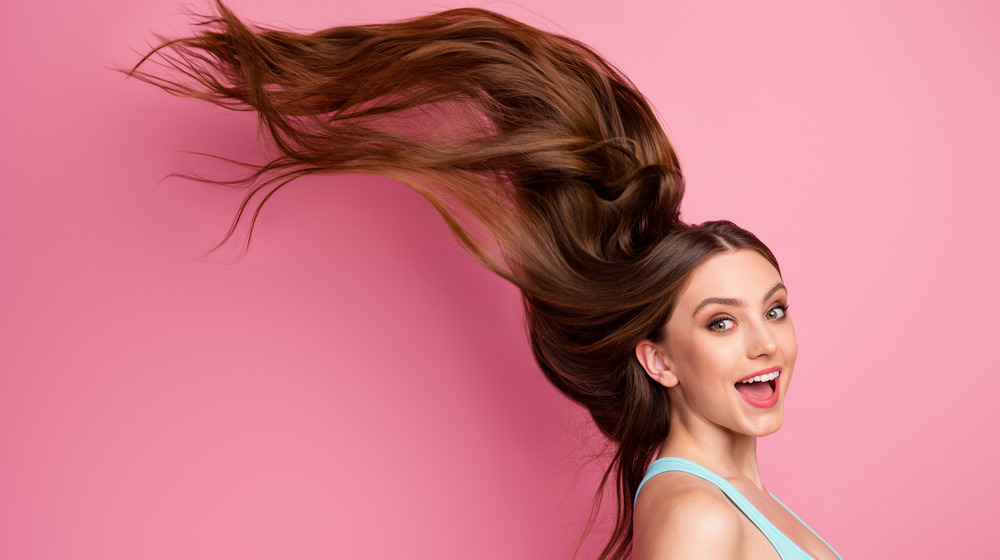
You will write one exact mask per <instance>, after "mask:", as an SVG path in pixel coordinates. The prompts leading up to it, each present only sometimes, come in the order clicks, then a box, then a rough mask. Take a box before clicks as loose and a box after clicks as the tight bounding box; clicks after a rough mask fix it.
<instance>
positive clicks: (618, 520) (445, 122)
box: [128, 1, 777, 560]
mask: <svg viewBox="0 0 1000 560" xmlns="http://www.w3.org/2000/svg"><path fill="white" fill-rule="evenodd" d="M216 10H217V15H215V16H210V17H206V18H203V19H202V20H201V21H200V22H199V23H198V25H197V27H196V33H195V34H193V35H192V36H189V37H183V38H163V37H160V38H159V43H158V44H157V45H156V46H154V47H153V48H152V49H151V50H150V52H148V53H147V54H146V55H145V56H144V57H143V58H142V59H141V60H140V61H139V63H137V64H136V66H135V67H134V68H132V69H131V70H129V71H128V74H129V75H130V76H132V77H135V78H138V79H140V80H143V81H146V82H149V83H151V84H153V85H155V86H158V87H160V88H162V89H164V90H166V91H168V92H169V93H172V94H175V95H180V96H187V97H194V98H199V99H203V100H206V101H210V102H212V103H215V104H217V105H220V106H222V107H226V108H229V109H235V110H251V111H256V112H257V114H258V115H259V119H260V128H261V130H262V132H263V133H264V137H265V139H266V141H267V142H269V143H270V144H271V145H272V146H273V147H274V148H276V151H275V154H276V155H275V156H274V157H273V159H270V160H269V161H267V162H265V163H263V164H260V165H254V166H251V172H250V173H249V174H248V175H247V176H245V177H243V178H241V179H239V180H238V181H237V182H238V183H239V184H241V185H243V186H245V187H246V188H247V194H246V197H245V199H244V201H243V204H242V205H241V207H240V209H239V211H238V213H237V216H236V217H235V219H234V221H233V224H232V226H231V228H230V230H229V232H228V234H227V236H226V237H227V238H229V237H231V236H232V235H233V234H234V232H235V231H236V228H237V226H238V225H239V224H240V223H242V222H247V221H248V222H249V225H250V228H251V229H252V226H253V222H254V220H255V219H256V217H257V215H258V213H259V212H260V208H261V206H262V205H263V204H264V203H265V202H266V201H267V199H268V198H269V197H270V196H271V195H272V194H273V193H274V192H275V191H276V190H277V189H279V188H281V187H283V186H284V185H286V184H287V183H288V182H290V181H292V180H294V179H295V178H297V177H301V176H304V175H313V174H328V173H357V172H362V173H372V174H378V175H384V176H388V177H392V178H395V179H398V180H401V181H403V182H404V183H406V184H407V185H409V186H410V187H411V188H413V189H414V190H415V191H417V192H418V193H420V194H421V195H422V196H424V197H425V198H426V199H427V200H429V201H430V203H431V204H432V205H433V206H434V208H435V209H436V210H437V211H438V213H440V215H441V216H442V217H443V218H444V220H445V221H446V222H447V224H448V226H449V227H450V228H451V231H452V232H453V233H454V234H455V236H456V237H457V238H458V239H459V241H460V242H461V243H462V244H463V245H464V247H465V248H466V249H468V251H469V252H470V253H471V254H472V255H473V256H474V257H475V258H476V259H478V260H479V261H480V262H481V263H482V264H483V265H485V266H486V267H488V268H489V269H490V270H492V271H494V272H495V273H497V274H499V275H500V276H502V277H503V278H506V279H507V280H509V281H510V282H512V283H514V284H515V285H516V286H517V287H518V288H519V289H520V291H521V293H522V295H523V302H524V307H525V310H526V314H525V315H526V320H527V323H528V331H529V338H530V342H531V348H532V351H533V353H534V356H535V359H536V361H537V363H538V365H539V366H540V368H541V370H542V371H543V372H544V374H545V375H546V377H547V378H548V379H549V381H550V382H551V383H552V384H553V385H554V386H555V387H556V388H557V389H558V390H559V391H561V392H562V393H564V394H565V395H566V396H568V397H569V398H570V399H572V400H573V401H575V402H576V403H578V404H580V405H582V406H583V407H584V408H586V409H587V411H588V412H589V413H590V415H591V416H592V417H593V419H594V422H595V423H596V425H597V427H598V428H599V429H600V431H601V432H602V433H603V434H604V435H605V436H606V437H607V439H608V442H609V446H610V447H609V449H610V450H611V451H612V453H611V457H610V460H609V464H608V466H607V469H606V471H605V473H604V476H603V478H602V481H601V484H600V487H599V488H598V490H597V493H596V498H595V506H594V510H593V512H592V515H591V518H590V522H589V524H588V530H589V527H590V526H591V525H592V524H593V522H594V519H595V515H596V513H597V511H598V509H599V508H600V502H601V496H602V495H603V493H604V490H605V489H606V488H607V487H608V486H609V485H611V486H613V488H614V490H615V492H614V495H615V502H616V516H615V524H614V528H613V530H612V532H611V535H610V537H609V539H608V542H607V543H606V545H605V547H604V549H603V551H602V553H601V555H600V558H601V559H602V560H603V559H608V560H619V559H623V558H628V557H630V556H631V548H632V525H633V520H632V501H633V499H634V498H635V495H636V491H637V489H638V486H639V483H640V481H641V479H642V476H643V472H644V471H645V469H646V466H647V465H648V463H649V462H650V460H651V459H652V457H653V455H654V454H655V453H656V450H657V449H658V448H659V446H660V444H662V443H663V441H664V439H665V438H666V436H667V434H668V430H669V424H668V418H669V402H668V399H667V392H666V389H665V388H664V387H662V386H661V385H659V384H657V383H655V382H654V381H652V380H651V379H650V378H649V376H647V375H646V374H645V372H644V371H643V369H642V367H641V366H640V364H639V363H638V360H637V359H636V357H635V347H636V344H637V343H639V342H640V341H642V340H645V339H653V340H659V339H661V338H662V336H663V330H664V329H663V327H664V324H665V323H666V320H667V318H668V317H669V315H670V311H671V309H672V307H673V303H674V301H675V300H676V298H677V296H678V295H679V294H680V292H681V291H682V289H683V288H684V286H685V282H686V280H687V278H688V277H689V275H690V272H691V270H693V269H694V267H696V266H697V265H698V264H699V263H701V262H702V261H704V260H705V259H706V258H708V257H709V256H711V255H712V254H715V253H718V252H721V251H732V250H735V249H738V248H751V249H754V250H756V251H758V252H759V253H761V254H762V255H764V256H765V257H766V258H768V260H769V261H771V262H772V263H773V264H774V265H775V266H777V263H776V262H775V260H774V257H773V256H772V255H771V254H770V251H768V250H767V248H766V247H764V245H763V244H762V243H761V242H760V241H759V240H757V238H756V237H754V236H753V235H752V234H750V233H749V232H746V231H745V230H742V229H740V228H739V227H737V226H735V225H733V224H731V223H730V222H709V223H706V224H701V225H699V226H692V225H687V224H684V223H683V222H682V221H680V214H679V209H680V202H681V197H682V194H683V191H684V182H683V178H682V175H681V171H680V165H679V163H678V161H677V157H676V155H675V153H674V150H673V148H672V147H671V145H670V143H669V141H668V140H667V137H666V135H665V134H664V132H663V129H662V128H661V126H660V125H659V123H658V122H657V119H656V117H655V115H654V112H653V110H652V109H651V107H650V105H649V103H648V102H647V101H646V99H645V98H644V97H643V96H642V94H641V93H639V92H638V91H637V90H636V88H635V86H634V85H632V83H631V82H630V81H629V80H628V79H627V78H626V77H625V76H623V75H622V74H621V72H619V71H618V70H617V69H615V68H614V67H613V66H611V65H610V64H608V63H607V62H606V61H605V60H603V59H602V58H601V57H600V56H599V55H597V54H596V53H595V52H594V51H592V50H591V49H590V48H588V47H587V46H586V45H583V44H582V43H580V42H578V41H575V40H573V39H570V38H567V37H562V36H558V35H554V34H551V33H548V32H545V31H541V30H539V29H535V28H534V27H531V26H528V25H526V24H524V23H521V22H518V21H516V20H513V19H511V18H508V17H505V16H502V15H499V14H496V13H493V12H489V11H485V10H481V9H472V8H467V9H457V10H449V11H444V12H440V13H435V14H431V15H428V16H424V17H419V18H415V19H410V20H406V21H400V22H396V23H388V24H377V25H357V26H343V27H334V28H330V29H326V30H322V31H318V32H315V33H297V32H287V31H281V30H275V29H265V28H260V27H251V26H248V25H247V24H245V23H244V22H242V21H241V20H240V19H239V18H237V17H236V16H235V15H234V14H233V13H232V12H231V11H230V10H229V9H228V8H227V7H226V6H225V5H223V4H222V3H221V2H220V1H216ZM153 61H156V62H158V63H159V64H160V65H159V66H154V67H152V68H150V66H151V64H152V63H153Z"/></svg>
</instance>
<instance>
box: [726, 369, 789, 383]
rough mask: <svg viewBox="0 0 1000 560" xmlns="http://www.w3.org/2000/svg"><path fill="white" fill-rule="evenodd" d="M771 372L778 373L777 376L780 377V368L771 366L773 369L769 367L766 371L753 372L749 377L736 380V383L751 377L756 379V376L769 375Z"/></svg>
mask: <svg viewBox="0 0 1000 560" xmlns="http://www.w3.org/2000/svg"><path fill="white" fill-rule="evenodd" d="M773 371H776V372H778V375H781V366H773V367H769V368H767V369H762V370H760V371H755V372H753V373H751V374H750V375H748V376H746V377H742V378H740V379H737V380H736V382H737V383H740V382H741V381H746V380H747V379H750V378H753V377H757V376H758V375H767V374H769V373H771V372H773Z"/></svg>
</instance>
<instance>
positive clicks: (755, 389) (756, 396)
mask: <svg viewBox="0 0 1000 560" xmlns="http://www.w3.org/2000/svg"><path fill="white" fill-rule="evenodd" d="M780 375H781V366H774V367H769V368H767V369H762V370H760V371H757V372H754V373H751V374H750V375H748V376H746V377H744V378H742V379H740V380H739V381H737V382H736V384H735V387H736V392H737V393H739V394H740V396H741V397H743V400H745V401H747V402H748V403H750V404H751V405H752V406H755V407H757V408H771V407H772V406H774V405H776V404H778V392H779V387H780V385H779V384H778V379H779V376H780Z"/></svg>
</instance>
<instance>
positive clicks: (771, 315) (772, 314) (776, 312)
mask: <svg viewBox="0 0 1000 560" xmlns="http://www.w3.org/2000/svg"><path fill="white" fill-rule="evenodd" d="M785 313H786V310H785V306H784V305H779V306H777V307H772V308H771V309H770V310H769V311H768V312H767V318H768V319H771V320H774V319H781V318H782V317H784V316H785Z"/></svg>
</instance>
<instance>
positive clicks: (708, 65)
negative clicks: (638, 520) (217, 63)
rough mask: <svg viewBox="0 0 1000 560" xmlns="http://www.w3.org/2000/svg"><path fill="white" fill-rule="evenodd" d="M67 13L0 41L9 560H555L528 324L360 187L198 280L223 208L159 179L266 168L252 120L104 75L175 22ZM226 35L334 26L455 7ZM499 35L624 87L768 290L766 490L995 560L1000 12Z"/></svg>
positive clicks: (1, 367) (746, 11) (568, 519)
mask: <svg viewBox="0 0 1000 560" xmlns="http://www.w3.org/2000/svg"><path fill="white" fill-rule="evenodd" d="M56 4H57V5H56V6H55V7H53V4H52V3H50V2H17V3H7V4H5V6H4V7H3V8H2V9H0V15H2V16H3V17H0V43H2V48H0V57H2V60H0V68H2V69H3V82H2V83H3V94H2V98H3V103H2V104H0V105H2V106H0V122H2V128H0V148H2V149H0V267H2V269H0V317H2V323H0V324H2V327H0V328H2V333H0V334H2V336H0V557H2V558H5V559H7V558H10V559H57V558H58V559H62V558H77V559H98V558H100V559H135V558H142V559H161V558H163V559H166V558H170V559H176V558H210V559H265V558H267V559H270V558H296V559H313V558H316V559H319V558H379V559H381V558H481V559H510V558H540V559H552V558H567V557H569V556H570V554H571V551H572V547H573V543H574V541H575V539H576V537H577V535H578V534H579V531H580V529H581V526H582V524H583V522H584V520H585V517H586V511H587V506H588V503H589V499H590V496H591V493H592V491H593V488H594V485H595V468H596V467H595V465H594V464H588V463H587V461H586V459H587V457H589V456H590V455H591V454H593V453H594V452H595V451H596V450H595V449H594V447H593V446H592V444H589V443H588V441H590V440H589V439H588V433H589V432H588V429H589V428H587V426H588V424H587V422H586V418H585V417H584V416H583V415H582V414H581V413H580V412H579V411H578V410H576V409H574V408H573V407H572V406H570V405H568V404H567V403H566V402H565V401H564V399H562V398H561V397H560V396H559V395H558V394H557V393H556V392H555V391H554V390H553V389H551V388H550V387H548V386H547V385H546V383H545V381H544V380H543V379H542V376H541V375H540V374H539V373H538V372H537V370H536V369H535V367H534V365H533V363H532V361H531V358H530V355H529V352H528V349H527V345H526V343H525V340H524V335H523V330H522V327H521V326H520V323H519V309H518V303H517V297H516V294H515V293H514V292H513V290H512V289H511V288H510V287H509V286H507V285H505V284H504V283H503V282H502V281H500V280H498V279H496V278H494V277H492V276H491V275H490V274H489V273H487V272H486V271H485V270H483V269H481V268H480V267H478V265H476V264H475V263H474V262H473V261H472V260H471V259H469V258H467V257H466V256H465V255H464V254H463V253H462V252H461V250H460V249H459V248H458V246H457V244H456V243H455V242H454V241H452V240H451V238H450V237H449V235H448V233H447V232H446V230H445V227H444V226H443V225H442V224H441V222H440V220H438V219H437V218H436V216H435V215H434V214H433V212H432V211H431V209H430V208H429V206H428V205H427V204H426V203H424V202H423V201H422V200H421V199H419V198H418V197H417V196H415V195H413V194H412V193H410V192H409V191H407V190H406V189H405V188H404V187H402V186H400V185H398V184H394V183H392V182H390V181H387V180H383V179H377V178H369V177H343V178H333V179H313V180H307V181H302V182H301V183H300V184H298V185H297V186H294V187H292V188H289V189H287V190H286V191H283V192H282V193H281V194H280V195H278V196H276V197H275V198H274V201H273V204H271V205H270V206H269V207H268V209H267V210H266V211H265V212H264V214H263V215H262V217H261V220H260V222H259V229H258V231H257V234H256V238H255V244H254V246H253V247H252V250H251V252H250V254H249V255H248V256H247V258H246V259H244V260H243V261H241V262H239V263H238V264H225V262H226V261H228V260H229V256H230V255H229V254H227V253H222V254H219V255H216V256H214V257H212V258H209V259H198V256H199V255H200V254H201V253H202V252H203V251H205V250H206V249H208V248H209V247H210V246H211V245H212V244H213V243H214V242H215V241H216V240H217V239H218V237H219V235H221V233H222V232H223V231H224V227H225V226H226V224H227V221H228V219H229V217H230V215H231V212H232V210H233V207H234V204H235V198H233V196H231V195H230V194H227V193H221V192H219V191H218V190H213V189H210V188H207V187H204V186H200V185H196V184H191V183H187V182H183V181H179V180H167V181H163V182H162V183H161V182H160V180H161V179H162V178H163V177H164V176H165V175H166V174H167V173H168V172H170V171H172V170H176V169H178V167H179V166H184V165H193V164H195V163H196V162H195V161H192V160H191V159H190V158H185V157H183V156H181V155H179V154H177V153H175V152H173V151H172V150H175V149H202V150H206V151H210V152H214V153H221V154H227V155H236V156H252V155H253V153H254V148H253V145H252V140H253V134H254V133H253V130H254V121H253V118H252V117H251V116H248V115H240V114H228V113H225V112H223V111H221V110H217V109H214V108H211V107H209V106H206V105H203V104H199V103H197V102H192V101H185V100H178V99H173V98H171V97H169V96H167V95H165V94H163V93H161V92H159V91H157V90H155V89H153V88H151V87H149V86H145V85H143V84H140V83H138V82H135V81H124V80H123V79H122V77H121V76H120V75H118V74H115V73H114V72H112V71H110V70H109V69H108V67H110V66H115V65H125V64H129V63H130V62H132V61H134V60H135V56H134V54H133V53H132V52H131V51H130V49H132V48H135V49H139V48H142V45H143V43H144V41H145V40H146V39H148V38H149V37H150V32H151V31H154V30H155V31H160V32H164V33H168V34H169V33H176V32H180V31H181V30H183V29H184V28H185V25H186V23H187V21H188V20H187V19H186V17H185V16H183V15H182V10H181V5H180V4H178V3H176V2H174V1H173V0H162V1H159V0H158V1H155V2H152V1H143V2H135V1H132V0H128V1H126V0H93V1H90V2H69V1H66V0H63V1H61V2H57V3H56ZM59 4H61V5H59ZM202 5H203V4H196V6H202ZM232 5H233V7H234V8H235V9H236V10H237V11H238V13H240V14H242V15H244V16H245V17H248V18H251V19H253V20H257V21H266V22H270V23H274V24H286V25H290V26H294V27H297V28H300V29H317V28H320V27H326V26H330V25H333V24H337V23H357V22H369V21H384V20H388V19H396V18H401V17H407V16H413V15H418V14H422V13H426V12H428V11H431V10H434V9H439V8H446V7H457V6H460V5H461V3H460V2H454V1H452V0H437V1H435V2H431V1H422V0H411V1H402V0H399V1H390V0H371V1H366V2H350V3H348V2H344V3H341V2H331V1H329V0H322V1H320V0H288V1H283V2H274V1H273V0H268V1H266V0H233V1H232ZM482 5H483V6H485V7H489V8H492V9H495V10H499V11H501V12H504V13H507V14H510V15H513V16H515V17H518V18H522V19H524V20H527V21H529V22H532V23H534V24H536V25H540V26H542V27H545V28H547V29H550V30H557V31H560V32H564V33H568V34H570V35H572V36H574V37H576V38H579V39H581V40H583V41H585V42H587V43H589V44H591V45H593V46H595V47H596V48H597V49H598V50H599V51H600V52H601V53H603V54H604V55H606V56H607V57H608V58H609V59H611V60H612V61H614V62H615V63H616V64H618V65H619V66H620V67H621V68H622V69H623V70H624V71H625V72H626V73H627V74H628V75H630V76H631V77H632V78H633V79H634V81H635V82H636V84H637V85H638V86H639V87H640V89H642V90H643V91H644V92H645V93H646V94H647V95H648V96H649V98H650V99H651V100H652V102H653V103H654V104H655V105H656V107H657V108H658V110H659V112H660V114H661V115H662V118H663V121H664V123H665V125H666V126H667V127H668V130H669V133H670V134H671V138H672V139H673V141H674V142H675V144H676V146H677V147H678V150H679V153H680V156H681V159H682V163H683V165H684V169H685V171H686V175H687V178H688V185H689V194H688V197H687V199H686V202H685V206H684V211H685V216H686V218H687V219H688V220H689V221H701V220H705V219H712V218H720V217H726V218H730V219H733V220H734V221H736V222H737V223H739V224H741V225H743V226H745V227H748V228H750V229H751V230H753V231H755V232H756V233H758V234H759V235H760V236H761V237H762V238H763V239H764V240H765V241H766V242H768V243H769V244H770V245H771V247H772V248H773V249H774V250H775V252H776V253H777V254H778V256H779V258H780V259H781V262H782V264H783V268H784V271H785V279H786V281H787V283H788V284H789V285H790V288H791V293H792V300H791V301H792V308H793V314H794V315H795V318H796V324H797V326H798V332H799V340H800V358H799V364H798V368H797V369H796V379H795V383H794V387H793V390H792V393H791V395H790V398H789V400H788V401H787V414H786V424H785V427H784V429H782V430H781V432H779V433H778V434H776V435H775V436H772V437H770V438H767V439H766V440H764V441H762V442H761V459H762V472H763V474H764V477H765V482H766V483H767V484H768V485H769V488H770V489H771V491H772V492H774V493H775V494H776V495H777V496H779V497H781V498H782V499H783V500H784V501H785V503H787V504H789V505H790V506H791V507H792V508H793V509H795V510H796V511H797V512H798V513H799V514H800V515H801V516H802V517H803V518H805V519H806V520H807V521H808V522H809V523H810V524H811V525H812V526H813V527H814V528H816V529H817V530H818V531H819V532H820V533H821V534H822V535H823V536H824V537H826V538H827V540H829V541H830V542H831V543H832V544H833V545H834V546H835V547H836V548H838V549H839V550H840V552H841V553H842V555H843V556H844V557H845V558H858V559H864V558H913V559H923V558H927V559H929V558H946V557H947V558H959V557H978V558H981V557H987V556H991V555H995V550H996V545H995V537H994V534H993V533H994V530H993V528H992V523H991V524H990V525H989V526H988V524H987V523H988V521H993V520H995V517H996V516H995V512H996V501H997V499H998V498H1000V492H998V490H1000V488H998V482H997V480H998V478H997V476H996V474H995V466H996V464H997V460H998V456H997V455H998V453H997V450H996V448H997V444H998V437H997V436H998V431H997V428H996V425H997V422H996V419H995V411H996V410H997V408H998V406H997V396H996V395H997V392H996V391H997V383H996V380H995V379H996V374H997V367H996V365H995V361H996V360H995V359H994V357H993V355H994V352H995V351H996V348H997V345H998V343H997V332H998V329H997V328H995V326H994V324H993V323H994V322H995V321H997V320H998V319H1000V306H998V303H997V301H998V298H997V295H996V291H997V287H998V285H1000V273H998V268H1000V266H998V253H1000V251H998V240H1000V236H998V235H997V233H996V231H995V227H996V226H995V224H996V216H997V212H998V210H1000V203H998V202H1000V201H998V194H997V153H998V151H1000V140H998V130H1000V104H998V103H997V100H998V99H1000V72H998V70H1000V56H998V53H1000V35H998V34H997V33H996V32H995V27H996V22H997V21H1000V9H998V8H997V7H996V5H995V4H994V3H991V2H971V1H970V2H948V3H945V2H937V3H928V2H913V1H899V2H874V3H873V2H869V1H863V0H852V1H846V2H836V3H802V2H791V1H787V2H779V1H765V2H732V3H717V2H703V1H686V2H674V1H664V2H651V1H648V0H647V1H630V0H618V1H614V2H590V3H584V4H581V3H579V2H569V1H565V0H544V1H543V0H539V1H527V0H526V1H524V2H521V3H508V2H496V3H489V4H482ZM220 261H223V264H220ZM594 544H595V542H594V541H591V542H590V544H588V545H587V547H585V551H586V552H585V554H584V557H587V558H589V557H592V556H593V549H594Z"/></svg>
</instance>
